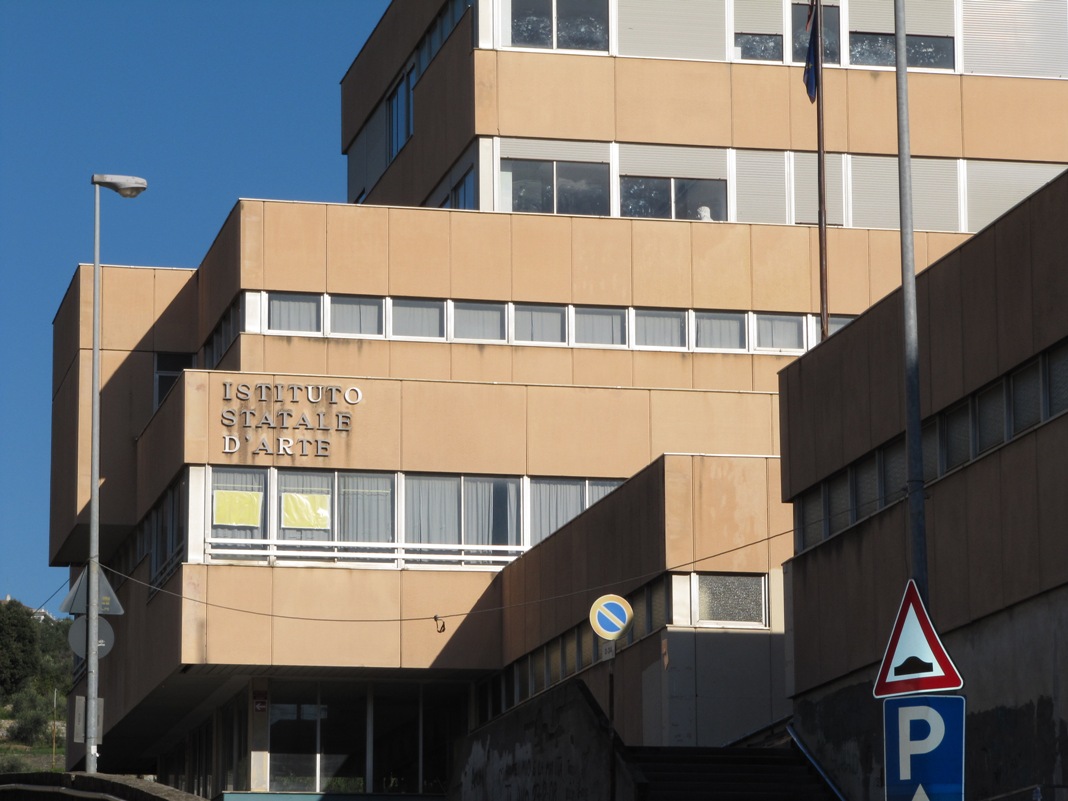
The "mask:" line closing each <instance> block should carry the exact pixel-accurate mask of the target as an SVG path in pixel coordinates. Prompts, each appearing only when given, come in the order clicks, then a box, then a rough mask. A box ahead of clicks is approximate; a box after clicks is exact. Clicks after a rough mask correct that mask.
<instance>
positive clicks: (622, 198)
mask: <svg viewBox="0 0 1068 801" xmlns="http://www.w3.org/2000/svg"><path fill="white" fill-rule="evenodd" d="M619 214H620V216H621V217H646V218H650V219H658V220H670V219H671V218H672V209H671V179H670V178H647V177H645V176H630V175H621V176H620V177H619Z"/></svg>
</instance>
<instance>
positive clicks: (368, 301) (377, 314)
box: [330, 297, 382, 336]
mask: <svg viewBox="0 0 1068 801" xmlns="http://www.w3.org/2000/svg"><path fill="white" fill-rule="evenodd" d="M330 329H331V330H332V331H333V332H334V333H335V334H363V335H365V336H381V334H382V301H381V300H380V299H375V298H344V297H334V298H331V299H330Z"/></svg>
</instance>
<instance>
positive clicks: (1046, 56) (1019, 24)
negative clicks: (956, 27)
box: [963, 0, 1068, 78]
mask: <svg viewBox="0 0 1068 801" xmlns="http://www.w3.org/2000/svg"><path fill="white" fill-rule="evenodd" d="M963 8H964V71H965V72H966V73H969V72H970V73H982V74H987V75H1028V76H1037V77H1048V78H1063V77H1068V47H1066V46H1065V43H1066V41H1068V6H1066V4H1065V2H1064V0H1028V2H1020V0H964V2H963Z"/></svg>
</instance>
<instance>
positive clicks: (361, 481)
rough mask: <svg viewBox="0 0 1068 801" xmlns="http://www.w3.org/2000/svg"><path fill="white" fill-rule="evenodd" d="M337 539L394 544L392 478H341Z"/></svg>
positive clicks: (354, 475) (374, 475)
mask: <svg viewBox="0 0 1068 801" xmlns="http://www.w3.org/2000/svg"><path fill="white" fill-rule="evenodd" d="M337 478H338V517H339V525H338V539H340V540H341V541H343V542H393V541H394V536H393V476H391V475H388V474H383V473H339V474H338V477H337Z"/></svg>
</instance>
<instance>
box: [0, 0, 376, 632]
mask: <svg viewBox="0 0 1068 801" xmlns="http://www.w3.org/2000/svg"><path fill="white" fill-rule="evenodd" d="M386 5H388V2H387V0H181V1H180V2H145V0H96V2H75V0H0V271H2V276H3V281H2V284H0V286H2V289H0V334H2V336H3V340H4V341H5V342H6V343H7V345H6V347H5V349H4V351H5V353H4V356H5V358H4V364H3V365H2V368H0V402H2V403H3V407H4V414H3V417H4V420H3V423H2V427H0V430H2V431H3V442H2V445H0V509H3V516H2V518H0V599H2V598H3V597H4V596H5V595H8V594H10V595H11V596H12V597H13V598H17V599H18V600H20V601H22V602H23V603H24V604H26V605H27V606H37V605H41V604H43V603H44V602H45V600H46V599H47V598H48V597H49V596H50V595H51V594H52V593H53V592H54V591H56V590H57V589H58V588H60V587H61V586H62V587H64V589H65V582H66V579H67V571H66V570H65V569H56V568H49V567H48V481H49V467H48V462H49V454H50V420H51V382H52V378H51V364H52V317H53V315H54V314H55V312H56V309H57V308H58V306H59V303H60V300H61V299H62V297H63V294H64V292H65V291H66V289H67V286H68V285H69V283H70V280H71V278H72V276H73V274H74V269H75V267H76V266H77V265H78V264H79V263H82V262H84V263H91V262H92V260H93V188H92V185H91V184H90V176H91V175H92V174H93V173H119V174H125V175H138V176H141V177H143V178H145V179H147V181H148V190H147V191H146V192H145V193H144V194H143V195H141V196H140V197H139V198H137V199H136V200H125V199H122V198H120V197H119V196H118V195H116V194H115V193H113V192H102V195H101V219H102V222H101V246H100V247H101V261H102V262H104V263H106V264H136V265H151V266H167V267H172V266H173V267H195V266H197V265H198V264H199V263H200V260H201V258H202V257H203V256H204V254H205V252H206V251H207V249H208V247H209V246H210V245H211V242H212V240H213V239H214V238H215V235H216V233H218V231H219V228H220V227H221V226H222V224H223V222H224V220H225V219H226V215H227V214H228V213H229V211H230V209H231V208H232V207H233V205H234V203H235V202H236V201H237V199H238V198H242V197H247V198H277V199H283V200H316V201H336V202H343V201H344V200H345V161H344V158H343V157H342V155H341V144H340V142H341V126H340V116H341V111H340V88H339V82H340V80H341V78H342V76H343V75H344V74H345V71H346V70H347V69H348V67H349V65H350V64H351V63H352V61H353V59H354V58H355V57H356V54H357V53H358V52H359V50H360V47H361V45H362V44H363V42H364V40H365V39H366V38H367V36H368V34H369V33H370V32H371V30H373V28H374V26H375V24H376V23H377V22H378V19H379V18H380V17H381V15H382V11H383V10H384V9H385V7H386ZM59 445H60V446H62V444H61V443H60V444H59ZM64 595H65V592H59V593H58V595H56V596H55V597H54V598H52V600H51V601H49V602H48V604H47V608H48V609H50V610H52V611H56V610H57V609H58V606H59V603H60V602H61V601H62V599H63V596H64Z"/></svg>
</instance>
